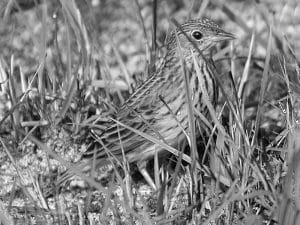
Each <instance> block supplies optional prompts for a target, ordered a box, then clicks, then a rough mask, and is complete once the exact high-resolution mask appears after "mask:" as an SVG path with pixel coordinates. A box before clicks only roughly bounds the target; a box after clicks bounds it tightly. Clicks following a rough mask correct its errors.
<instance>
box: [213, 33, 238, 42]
mask: <svg viewBox="0 0 300 225" xmlns="http://www.w3.org/2000/svg"><path fill="white" fill-rule="evenodd" d="M233 39H236V36H235V35H233V34H231V33H228V32H225V31H222V32H220V33H219V34H218V35H217V36H215V37H214V41H215V42H219V41H225V40H233Z"/></svg>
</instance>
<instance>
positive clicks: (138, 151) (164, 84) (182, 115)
mask: <svg viewBox="0 0 300 225" xmlns="http://www.w3.org/2000/svg"><path fill="white" fill-rule="evenodd" d="M187 37H188V38H187ZM233 38H234V36H233V35H232V34H230V33H227V32H225V31H224V30H222V29H221V28H220V27H219V26H218V25H217V24H215V23H214V22H212V21H211V20H208V19H199V20H191V21H188V22H186V23H184V24H181V25H180V27H178V28H177V29H175V30H173V31H172V32H171V33H170V34H169V35H168V38H167V41H166V48H167V53H166V55H165V57H164V59H163V62H162V63H161V65H160V66H159V67H158V68H157V69H156V71H154V72H153V73H152V74H150V76H149V77H148V79H147V80H146V81H145V82H144V83H143V84H142V85H141V86H140V87H138V88H137V89H136V90H135V91H134V92H133V93H132V94H131V96H130V97H129V98H128V100H127V101H126V102H125V103H124V104H123V105H122V106H121V107H120V108H119V110H118V112H117V114H116V117H115V120H116V121H119V122H120V123H122V124H125V125H127V126H128V127H131V128H134V129H136V130H138V131H140V132H143V133H146V134H147V135H150V136H153V137H155V138H156V139H159V140H161V141H163V142H165V143H166V144H168V145H170V146H172V147H174V148H178V147H179V146H180V144H181V143H182V141H184V140H185V139H186V134H185V131H188V129H189V119H188V103H187V98H186V88H185V77H184V73H183V68H182V65H181V64H182V63H181V58H182V59H183V60H184V61H185V68H186V71H187V74H188V77H189V89H190V93H191V99H192V105H193V106H194V108H195V109H196V110H198V111H199V112H201V113H202V114H204V115H205V116H207V114H208V113H207V109H206V105H205V104H203V100H202V89H201V87H200V81H199V77H198V76H199V75H200V76H201V77H202V80H204V83H205V86H206V90H207V93H208V95H209V98H210V100H211V102H212V104H213V105H214V104H215V103H216V101H217V96H218V89H217V86H216V82H215V79H214V74H212V70H211V66H212V65H209V62H208V61H207V60H205V59H204V55H205V53H207V52H208V50H209V49H210V48H211V47H212V46H214V45H215V44H216V43H217V42H220V41H223V40H230V39H233ZM191 41H192V42H193V43H191ZM179 46H180V49H181V51H179V49H178V48H179ZM196 47H197V48H198V49H197V48H196ZM194 58H196V61H197V63H198V67H199V69H200V74H199V72H198V74H197V73H196V70H195V64H194ZM164 102H165V103H164ZM196 119H199V118H197V116H196ZM116 121H113V120H112V121H111V122H109V123H108V124H107V125H106V126H107V129H105V130H104V131H103V130H102V131H101V132H99V131H97V130H94V131H93V132H94V133H96V134H97V136H98V137H99V138H100V141H99V140H95V143H94V144H93V145H91V146H92V147H90V149H89V150H88V151H87V152H86V153H85V155H84V158H88V159H90V160H92V159H93V157H94V154H95V156H96V159H97V161H96V162H97V164H101V160H105V159H107V154H108V153H109V154H111V155H113V156H115V157H117V158H119V159H122V149H123V150H124V153H125V155H126V158H127V160H128V162H130V163H132V162H137V163H138V165H144V163H143V162H146V161H147V160H148V159H150V158H153V157H154V154H155V152H157V153H158V154H159V153H161V152H163V151H165V150H164V148H162V147H161V146H158V145H156V144H154V143H153V142H151V141H149V140H147V139H146V138H144V137H142V136H140V135H139V134H137V133H136V132H134V131H132V130H129V129H128V128H126V127H124V126H121V125H120V124H117V123H116ZM197 130H198V129H196V131H197ZM90 162H91V161H90ZM140 170H141V172H142V174H143V175H144V176H145V178H146V179H147V180H148V181H149V177H148V178H147V175H146V172H145V170H144V169H143V168H141V166H140ZM149 182H151V181H149ZM151 186H154V184H153V183H152V184H151ZM154 188H155V187H154Z"/></svg>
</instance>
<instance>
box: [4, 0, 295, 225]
mask: <svg viewBox="0 0 300 225" xmlns="http://www.w3.org/2000/svg"><path fill="white" fill-rule="evenodd" d="M12 2H14V3H12ZM16 2H18V1H17V0H15V1H7V4H5V6H4V7H5V10H4V11H0V13H1V17H2V18H3V20H2V21H0V32H1V35H2V36H3V41H2V40H0V49H1V53H0V116H1V117H0V127H1V128H0V134H1V135H0V143H1V144H0V146H1V147H0V165H1V166H0V174H1V175H0V183H2V186H1V188H0V196H1V198H0V221H1V223H2V224H5V225H10V224H247V225H248V224H249V225H250V224H282V225H283V224H293V225H294V224H298V223H299V222H298V221H299V218H298V217H299V215H298V214H299V207H300V205H299V194H298V190H299V188H298V187H299V183H300V181H299V176H298V170H299V169H298V166H297V162H298V158H299V157H298V156H299V154H298V153H299V152H298V151H299V141H298V138H297V137H298V136H299V128H298V123H299V106H300V104H299V101H298V98H299V88H298V87H300V86H299V85H300V83H299V67H298V66H299V64H298V61H297V58H299V53H298V52H299V51H298V50H299V46H300V44H299V43H300V42H299V41H298V40H297V38H296V37H297V36H296V33H297V30H299V21H298V19H299V18H298V17H297V12H298V11H299V8H300V6H299V5H298V4H297V3H294V4H293V3H284V2H282V1H265V2H261V3H252V2H249V1H243V2H239V1H226V4H225V1H219V0H212V1H199V2H200V3H199V2H198V1H194V2H193V4H191V3H190V1H182V2H180V1H163V2H158V1H153V2H152V1H151V2H150V1H146V0H143V1H142V0H136V1H121V2H119V1H101V2H98V5H97V1H95V2H94V3H93V4H94V5H93V4H92V3H89V4H86V3H83V2H84V1H78V2H76V3H75V1H64V0H60V1H53V2H51V3H48V2H47V4H39V5H37V6H35V7H33V8H32V9H29V10H24V9H23V8H22V7H23V5H19V6H16V5H15V3H16ZM16 9H18V10H19V11H18V12H16ZM199 15H203V16H209V17H211V18H212V19H214V20H216V21H217V22H218V23H220V24H222V25H223V26H224V27H225V29H226V30H228V31H230V32H232V33H234V34H236V36H237V37H238V38H237V40H235V41H234V42H232V43H227V45H226V46H225V45H224V46H223V45H221V46H218V47H217V49H215V50H214V52H213V53H214V54H213V58H214V60H215V64H216V70H217V74H218V76H217V81H218V85H219V87H220V94H221V97H220V100H219V104H218V107H217V110H214V108H213V107H212V106H210V105H209V104H210V102H209V101H208V100H207V101H206V103H205V104H207V105H208V108H209V111H210V115H211V118H212V121H207V122H206V123H207V125H208V126H207V127H208V129H209V132H210V136H208V137H207V138H206V139H205V140H206V141H205V143H204V144H202V145H201V147H200V145H198V143H197V140H195V134H194V133H195V132H194V129H195V128H193V126H191V132H190V134H189V138H190V140H191V141H190V143H191V149H192V150H191V151H190V152H191V155H189V154H188V153H186V152H185V153H182V152H181V151H180V150H178V149H174V148H172V147H171V146H168V145H167V144H166V143H165V142H164V141H162V140H158V139H156V138H153V137H151V136H149V135H147V134H145V133H142V132H141V131H138V130H134V128H131V127H127V126H126V125H125V124H122V123H121V122H119V121H117V120H115V122H116V123H117V124H118V125H119V126H124V127H126V128H127V129H130V130H132V131H134V132H136V133H138V134H139V135H141V136H142V137H144V138H145V139H147V140H149V141H151V142H153V143H155V144H157V145H160V146H163V147H164V148H165V149H166V151H168V152H169V153H170V155H173V156H172V157H170V159H171V160H170V161H173V163H172V162H169V163H168V162H164V163H162V162H161V161H162V160H160V159H159V158H158V156H156V157H155V159H154V162H153V164H151V163H150V166H151V165H153V166H152V168H151V169H152V172H151V173H152V175H153V177H154V180H155V183H156V186H157V187H159V188H158V190H157V191H153V190H151V189H150V187H149V186H148V185H147V184H145V182H144V181H143V180H142V179H141V178H140V176H139V175H138V174H137V172H136V171H135V169H134V168H133V166H132V165H128V162H127V160H126V157H125V155H124V157H123V160H121V161H120V160H117V159H115V158H114V157H113V155H112V154H111V153H110V151H109V149H107V153H108V161H109V162H113V163H112V164H111V165H106V166H104V167H103V168H96V167H95V165H92V167H93V169H92V172H91V174H90V175H87V174H86V173H85V172H84V171H82V170H78V167H75V166H74V164H73V163H74V162H77V161H78V160H79V159H80V156H81V154H82V152H84V151H85V150H86V149H87V148H88V145H89V140H92V136H91V133H90V130H91V129H99V130H101V129H103V126H101V124H105V122H107V121H108V120H110V119H111V117H113V114H114V112H115V111H116V108H117V106H118V105H120V104H122V103H123V102H124V100H125V99H126V98H127V97H128V95H129V93H130V92H132V90H133V88H134V87H136V86H137V84H136V83H135V80H134V79H133V77H139V75H138V74H139V73H143V74H144V75H141V76H143V78H142V79H145V77H147V75H148V74H149V73H150V72H151V71H152V70H154V69H155V66H156V63H158V62H157V61H159V57H160V56H161V55H163V52H164V48H163V41H164V37H165V34H166V31H167V30H168V27H172V26H173V24H172V22H169V23H168V22H167V21H168V20H170V18H176V21H180V22H182V21H184V20H185V19H186V18H197V17H198V16H199ZM291 31H294V32H291ZM183 67H184V66H183ZM134 73H135V74H134ZM188 91H189V90H188V87H187V93H188ZM162 100H163V99H162ZM189 112H190V113H189V120H190V124H191V125H193V122H192V121H193V120H194V115H193V109H192V107H190V109H189ZM196 113H197V112H196ZM198 113H199V112H198ZM137 116H138V115H137ZM187 135H188V134H187ZM196 145H197V146H196ZM197 148H198V152H200V153H201V154H199V155H200V156H202V158H201V157H200V159H199V161H197V162H195V159H196V158H197V156H196V155H197V154H198V152H197V151H196V149H197ZM200 148H201V150H200V151H199V149H200ZM174 156H176V157H174ZM75 165H77V164H75ZM76 168H77V169H76ZM66 169H69V171H71V172H72V173H74V174H76V175H77V176H76V178H72V179H71V181H70V182H68V183H63V184H60V185H57V184H58V183H59V179H61V177H60V176H61V175H62V174H63V172H64V171H65V170H66ZM82 181H85V182H82Z"/></svg>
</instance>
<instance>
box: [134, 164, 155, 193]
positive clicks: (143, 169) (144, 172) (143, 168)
mask: <svg viewBox="0 0 300 225" xmlns="http://www.w3.org/2000/svg"><path fill="white" fill-rule="evenodd" d="M146 166H147V162H146V161H145V160H141V161H138V162H137V167H138V169H139V171H140V173H141V174H142V176H143V177H144V179H145V180H146V182H147V183H148V184H149V185H150V187H151V188H153V190H157V187H156V185H155V183H154V181H153V179H152V178H151V176H150V175H149V173H148V171H147V169H146Z"/></svg>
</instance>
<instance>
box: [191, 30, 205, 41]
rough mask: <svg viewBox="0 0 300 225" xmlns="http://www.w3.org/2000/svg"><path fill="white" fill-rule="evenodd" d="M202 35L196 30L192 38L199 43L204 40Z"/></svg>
mask: <svg viewBox="0 0 300 225" xmlns="http://www.w3.org/2000/svg"><path fill="white" fill-rule="evenodd" d="M202 36H203V35H202V34H201V32H200V31H198V30H196V31H193V32H192V37H193V38H195V39H196V40H197V41H199V40H200V39H201V38H202Z"/></svg>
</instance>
